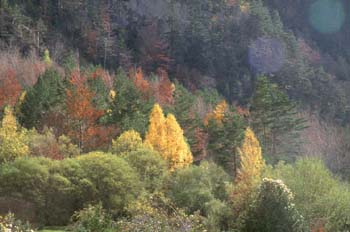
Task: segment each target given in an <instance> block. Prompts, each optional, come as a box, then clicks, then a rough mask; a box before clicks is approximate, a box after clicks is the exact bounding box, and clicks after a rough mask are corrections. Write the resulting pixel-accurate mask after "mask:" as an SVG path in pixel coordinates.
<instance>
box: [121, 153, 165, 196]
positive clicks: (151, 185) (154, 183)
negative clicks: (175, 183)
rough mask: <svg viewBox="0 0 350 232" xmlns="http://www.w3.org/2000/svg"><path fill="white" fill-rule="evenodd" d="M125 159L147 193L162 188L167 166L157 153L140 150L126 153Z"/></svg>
mask: <svg viewBox="0 0 350 232" xmlns="http://www.w3.org/2000/svg"><path fill="white" fill-rule="evenodd" d="M125 159H126V161H127V162H128V163H129V164H130V166H131V167H133V168H134V169H135V170H136V172H137V173H138V174H139V177H140V180H141V181H142V183H143V185H144V187H145V188H146V189H147V190H148V191H150V192H153V191H155V190H157V189H159V188H160V187H161V186H162V184H163V180H164V177H165V176H166V174H167V164H166V162H165V160H164V159H163V158H162V157H161V156H160V155H159V153H158V152H156V151H153V150H150V149H141V150H137V151H133V152H130V153H128V154H127V155H125Z"/></svg>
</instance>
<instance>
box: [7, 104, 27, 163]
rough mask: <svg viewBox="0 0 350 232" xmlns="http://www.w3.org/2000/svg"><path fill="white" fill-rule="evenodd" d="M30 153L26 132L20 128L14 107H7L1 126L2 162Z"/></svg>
mask: <svg viewBox="0 0 350 232" xmlns="http://www.w3.org/2000/svg"><path fill="white" fill-rule="evenodd" d="M28 153H29V148H28V145H27V142H26V135H25V132H24V131H21V130H18V127H17V121H16V118H15V116H14V115H13V112H12V109H11V108H10V107H5V110H4V117H3V119H2V122H1V128H0V162H4V161H11V160H13V159H15V158H17V157H21V156H24V155H27V154H28Z"/></svg>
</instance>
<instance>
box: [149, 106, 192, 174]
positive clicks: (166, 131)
mask: <svg viewBox="0 0 350 232" xmlns="http://www.w3.org/2000/svg"><path fill="white" fill-rule="evenodd" d="M145 142H146V143H148V144H150V145H151V146H152V147H153V148H154V149H155V150H156V151H158V152H159V153H160V154H161V155H162V157H163V158H164V159H165V160H167V161H168V162H169V168H170V169H171V170H175V169H177V168H181V167H185V166H187V165H189V164H191V163H192V161H193V158H192V154H191V151H190V148H189V146H188V144H187V142H186V139H185V137H184V135H183V130H182V129H181V127H180V125H179V124H178V123H177V121H176V118H175V116H174V115H172V114H169V115H168V116H167V118H165V117H164V114H163V111H162V109H161V107H160V106H159V105H158V104H156V105H154V107H153V110H152V113H151V116H150V125H149V129H148V132H147V134H146V139H145Z"/></svg>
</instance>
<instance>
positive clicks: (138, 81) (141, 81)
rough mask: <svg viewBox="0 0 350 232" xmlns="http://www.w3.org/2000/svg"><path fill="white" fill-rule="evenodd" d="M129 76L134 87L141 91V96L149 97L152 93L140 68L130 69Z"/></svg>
mask: <svg viewBox="0 0 350 232" xmlns="http://www.w3.org/2000/svg"><path fill="white" fill-rule="evenodd" d="M129 76H130V78H131V79H132V80H133V82H134V85H135V87H136V88H137V89H138V90H140V92H141V93H142V96H143V98H144V99H149V98H150V97H151V95H152V94H153V93H152V89H151V86H150V83H149V82H148V81H147V80H146V79H145V78H144V74H143V71H142V68H141V67H139V68H137V69H134V68H132V69H130V71H129Z"/></svg>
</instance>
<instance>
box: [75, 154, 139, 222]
mask: <svg viewBox="0 0 350 232" xmlns="http://www.w3.org/2000/svg"><path fill="white" fill-rule="evenodd" d="M77 161H78V163H79V164H80V166H81V168H82V169H83V170H84V178H85V181H86V183H87V185H88V186H87V188H86V189H85V191H83V195H82V196H83V199H81V200H82V201H83V202H86V203H98V202H102V205H103V207H104V208H105V209H107V210H109V211H110V212H111V213H112V214H113V215H114V216H120V215H122V214H123V212H124V209H125V207H126V206H127V205H128V204H129V203H130V202H131V201H133V200H134V199H135V198H136V196H137V195H138V194H139V193H140V190H141V183H140V180H139V178H138V175H137V174H136V173H135V171H134V170H133V169H132V168H131V167H130V166H129V165H128V163H127V162H126V161H125V160H124V159H122V158H120V157H116V156H113V155H111V154H105V153H102V152H93V153H89V154H87V155H82V156H79V157H77ZM84 198H85V199H84Z"/></svg>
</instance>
